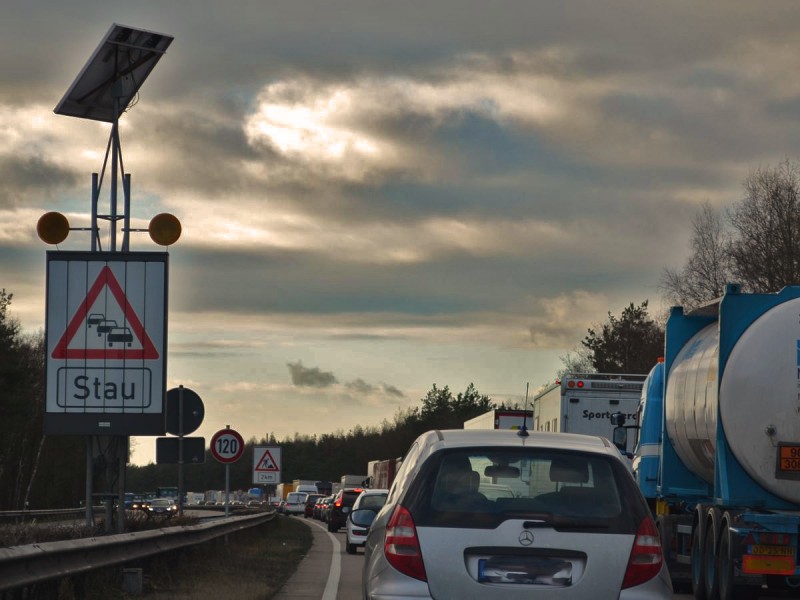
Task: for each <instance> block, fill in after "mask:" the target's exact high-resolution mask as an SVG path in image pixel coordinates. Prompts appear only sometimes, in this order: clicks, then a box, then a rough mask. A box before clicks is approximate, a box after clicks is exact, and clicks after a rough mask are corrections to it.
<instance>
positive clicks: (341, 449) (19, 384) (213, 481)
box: [0, 160, 800, 510]
mask: <svg viewBox="0 0 800 600" xmlns="http://www.w3.org/2000/svg"><path fill="white" fill-rule="evenodd" d="M798 173H800V171H799V170H798V165H797V163H794V162H790V161H788V160H787V161H784V162H783V163H781V164H779V165H778V166H777V167H759V168H758V169H755V170H754V171H752V172H751V173H750V174H749V175H748V176H747V177H746V179H745V180H744V182H743V190H744V193H743V197H742V198H741V199H740V200H739V201H737V202H735V203H733V204H731V205H730V206H729V207H727V208H726V209H724V210H722V209H717V208H714V207H712V206H711V205H710V204H709V203H706V204H704V205H703V206H702V207H701V208H700V210H699V211H698V213H697V214H696V215H695V217H694V219H693V221H692V231H691V237H690V242H689V250H690V253H689V258H688V259H687V261H686V263H685V264H684V265H683V266H681V267H679V268H672V267H666V268H665V269H664V271H663V273H662V276H661V279H660V281H659V288H660V290H661V292H662V293H663V294H664V295H665V297H666V298H668V299H669V300H670V301H672V302H673V303H675V304H679V305H683V306H684V307H686V308H688V309H691V308H695V307H697V306H700V305H702V304H703V303H706V302H708V301H711V300H713V299H715V298H717V297H719V296H720V295H722V293H723V292H724V288H725V284H726V283H728V282H736V283H739V284H740V285H741V286H742V288H743V289H744V290H745V291H749V292H775V291H778V290H780V289H781V288H782V287H784V286H786V285H792V284H799V283H800V205H799V204H798V190H800V176H798ZM12 298H13V295H12V294H11V293H10V292H7V291H6V290H5V289H2V290H0V510H12V509H20V508H23V507H25V506H28V507H30V508H56V507H74V506H77V505H78V504H79V503H80V502H81V501H83V499H84V494H85V480H86V473H85V470H86V441H85V438H83V437H80V436H44V435H43V433H42V431H43V416H44V387H45V386H44V368H45V349H44V336H43V334H42V333H41V332H39V333H37V334H33V335H25V334H23V333H22V332H21V329H20V325H19V323H18V322H17V321H16V320H15V319H14V318H12V317H11V315H10V314H9V307H10V306H11V301H12ZM663 317H664V316H663V315H656V316H655V317H654V316H651V315H650V314H649V306H648V300H646V299H645V300H644V301H642V302H640V303H638V304H636V303H634V302H631V303H630V304H629V305H628V306H626V307H625V308H623V310H622V311H621V312H620V314H619V316H616V315H614V314H612V312H611V311H609V312H608V319H607V321H606V322H604V323H601V324H597V325H594V326H592V327H590V328H589V329H588V331H587V334H586V336H585V337H584V338H583V339H582V340H581V342H580V347H579V349H578V350H576V351H575V352H573V353H567V354H566V355H565V356H563V357H562V363H563V369H562V372H561V373H559V374H557V376H558V375H561V374H563V372H565V371H596V372H607V373H646V372H648V371H649V369H650V368H651V367H652V365H654V364H655V362H656V360H657V358H658V357H659V356H660V355H661V353H662V352H663V336H664V318H663ZM492 408H509V407H508V406H505V405H502V404H500V405H498V404H497V403H495V402H494V401H492V400H491V399H490V398H489V397H488V396H486V395H483V394H481V393H479V392H478V390H476V389H475V387H474V386H473V385H472V384H470V385H469V386H468V387H467V389H466V390H465V391H464V392H459V393H457V394H454V393H453V392H452V391H451V390H450V389H449V388H448V387H447V386H445V387H438V386H437V385H436V384H434V385H433V387H432V389H431V390H430V391H428V393H427V394H426V395H425V397H423V398H421V399H420V405H419V406H416V407H410V408H408V409H405V410H403V411H399V412H398V413H397V414H396V415H394V417H393V419H392V420H385V421H384V422H383V423H381V424H380V425H379V426H376V427H366V428H365V427H361V426H355V427H353V428H352V429H351V430H349V431H347V432H337V433H331V434H323V435H306V434H301V433H296V434H295V435H294V436H293V437H288V438H286V439H283V440H278V439H276V438H275V436H274V435H272V434H271V433H266V432H265V435H264V436H263V437H262V438H261V439H255V438H253V439H251V440H248V441H247V444H246V450H245V454H244V456H245V458H243V459H242V460H240V461H239V462H237V463H235V464H233V465H232V466H231V486H232V488H233V489H245V488H247V487H250V477H251V467H252V462H251V461H250V460H248V457H249V456H251V455H252V448H253V447H254V446H256V445H280V446H281V448H282V465H281V466H282V474H283V480H284V481H291V480H292V479H299V478H303V479H317V480H326V481H336V480H338V478H339V477H340V476H341V475H342V474H343V473H354V474H360V473H363V474H366V472H365V470H366V465H367V463H368V462H369V461H371V460H379V459H386V458H393V457H398V456H402V455H403V453H404V452H405V451H406V450H407V448H408V447H409V445H410V444H411V442H412V441H413V440H414V439H415V438H416V437H417V436H418V435H419V434H421V433H422V432H424V431H427V430H429V429H433V428H460V427H462V425H463V423H464V421H466V420H468V419H470V418H472V417H475V416H477V415H480V414H482V413H484V412H486V411H488V410H490V409H492ZM97 470H98V473H99V472H100V471H102V469H101V465H97ZM177 479H178V475H177V465H155V464H151V465H147V466H142V467H138V466H131V467H129V468H128V470H127V486H126V487H127V489H129V490H131V491H140V492H144V491H151V490H155V488H156V487H158V486H164V485H175V483H176V482H177ZM184 480H185V488H186V489H187V490H192V491H204V490H207V489H219V488H221V487H223V484H222V483H221V482H224V466H223V465H222V464H220V463H218V462H217V461H216V460H214V459H213V458H211V456H210V453H208V452H207V453H206V461H205V463H204V464H201V465H187V466H186V467H185V469H184Z"/></svg>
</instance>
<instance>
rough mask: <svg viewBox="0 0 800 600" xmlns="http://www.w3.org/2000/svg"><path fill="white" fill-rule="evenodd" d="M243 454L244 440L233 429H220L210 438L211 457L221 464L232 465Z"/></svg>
mask: <svg viewBox="0 0 800 600" xmlns="http://www.w3.org/2000/svg"><path fill="white" fill-rule="evenodd" d="M243 452H244V440H243V439H242V436H241V435H239V432H237V431H234V430H233V429H221V430H219V431H218V432H217V433H215V434H214V437H212V438H211V456H213V457H214V458H216V459H217V460H218V461H219V462H221V463H234V462H236V461H237V460H239V459H240V458H241V457H242V453H243Z"/></svg>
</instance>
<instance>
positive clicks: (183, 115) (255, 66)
mask: <svg viewBox="0 0 800 600" xmlns="http://www.w3.org/2000/svg"><path fill="white" fill-rule="evenodd" d="M3 7H4V10H3V18H2V19H1V20H0V74H1V75H0V288H2V289H5V290H6V291H7V292H9V293H12V294H13V300H12V305H11V309H10V313H11V316H13V317H14V318H16V319H18V320H19V322H20V324H21V325H22V326H23V328H24V330H25V331H28V332H32V333H35V332H37V331H43V330H44V327H45V264H46V263H45V260H46V252H47V251H48V250H56V248H55V247H52V246H47V245H46V244H44V243H43V242H42V241H41V240H40V239H39V238H38V237H37V235H36V223H37V220H38V219H39V217H40V216H41V215H42V214H44V213H45V212H48V211H59V212H62V213H63V214H65V215H67V217H68V218H69V221H70V224H71V226H72V227H81V226H86V225H88V221H89V212H90V201H89V198H90V192H91V174H92V173H94V172H99V171H100V170H101V169H102V164H103V157H104V153H105V149H106V145H107V143H108V137H109V125H108V124H106V123H100V122H95V121H89V120H84V119H77V118H73V117H68V116H62V115H56V114H54V112H53V109H54V107H55V106H56V104H57V103H58V102H59V100H60V99H61V97H62V96H63V95H64V93H65V92H66V90H67V89H68V88H69V86H70V84H71V83H72V81H73V80H74V79H75V78H76V77H77V75H78V73H79V72H80V70H81V69H82V68H83V66H84V64H85V63H86V61H87V60H88V58H89V57H90V55H91V54H92V52H93V51H94V50H95V48H96V47H97V45H98V44H99V43H100V41H101V39H102V38H103V36H104V35H105V33H106V32H107V31H108V29H109V28H110V26H111V24H112V23H120V24H123V25H128V26H131V27H136V28H141V29H147V30H151V31H156V32H160V33H166V34H169V35H172V36H174V38H175V39H174V41H173V42H172V44H171V46H170V47H169V49H168V51H167V53H166V54H165V55H164V56H163V57H162V59H161V60H160V62H159V63H158V64H157V65H156V68H155V69H154V70H153V72H152V73H151V74H150V76H149V78H148V79H147V81H145V83H144V84H143V85H142V87H141V90H140V95H139V98H138V101H137V102H136V103H135V105H133V106H132V107H130V109H129V110H128V111H127V112H126V113H125V114H124V115H123V116H122V118H121V119H120V136H121V146H122V152H123V157H124V164H125V169H126V171H127V172H129V173H131V178H132V190H133V191H132V206H131V219H132V225H133V226H134V227H137V226H138V227H146V226H147V223H148V222H149V219H150V218H151V217H152V216H154V215H156V214H158V213H161V212H169V213H172V214H174V215H176V216H177V217H178V218H179V219H180V221H181V224H182V228H183V231H182V236H181V238H180V240H179V241H178V242H177V243H176V244H175V245H173V246H171V247H170V248H169V249H168V252H169V304H168V361H167V364H168V371H167V388H168V389H169V388H172V387H176V386H178V385H184V386H185V387H188V388H191V389H192V390H194V391H195V392H197V394H198V395H199V396H200V397H201V398H202V399H203V402H204V405H205V419H204V421H203V424H202V425H201V426H200V428H199V429H198V430H197V432H195V434H194V435H201V436H205V437H206V439H210V438H211V436H212V435H213V434H214V432H216V431H217V430H219V429H221V428H223V427H225V426H226V425H230V426H231V427H232V428H234V429H236V430H237V431H239V432H240V433H241V434H242V435H243V437H244V438H245V439H246V440H247V439H250V438H252V437H256V438H257V439H260V438H263V437H264V436H267V435H269V434H270V433H272V434H274V435H275V436H276V437H277V438H278V439H279V440H280V439H285V438H287V437H292V436H294V435H295V433H299V434H303V435H320V434H324V433H337V432H347V431H349V430H351V429H352V428H353V427H355V426H357V425H360V426H362V427H370V426H378V425H380V423H381V422H383V421H384V420H387V421H389V422H391V421H392V420H393V419H394V418H395V416H396V415H397V414H398V411H402V410H405V409H407V408H409V407H418V406H420V399H421V398H423V397H424V396H425V394H426V393H427V391H428V390H430V389H431V388H432V386H433V385H434V384H435V385H436V386H437V387H440V388H441V387H444V386H448V387H449V388H450V389H451V390H452V391H453V392H454V393H458V392H461V391H464V390H465V389H466V388H467V386H468V385H469V384H470V383H474V385H475V387H476V389H477V390H478V391H479V392H480V393H482V394H487V395H488V396H490V397H491V398H492V399H493V400H496V401H511V402H514V401H522V400H523V399H524V397H525V390H526V385H527V384H530V386H531V389H532V390H534V389H536V388H538V387H539V386H541V385H542V384H544V383H547V382H550V381H553V380H554V378H555V375H556V372H557V371H558V369H559V368H561V366H562V360H561V358H562V357H563V356H565V355H566V354H567V353H570V352H574V351H575V350H576V349H577V348H579V347H580V341H581V340H582V339H583V338H584V336H585V335H586V333H587V330H588V328H589V327H592V326H594V325H597V324H599V323H602V322H604V321H605V320H606V319H607V316H608V313H609V311H610V312H611V313H613V314H615V315H618V314H619V313H620V312H621V311H622V309H623V308H624V307H625V306H627V305H628V304H629V303H630V302H634V303H636V304H638V303H641V302H642V301H644V300H648V301H649V306H650V310H651V314H658V313H659V312H661V311H664V310H665V309H666V308H667V304H665V303H666V301H665V300H664V299H663V294H662V292H661V290H660V289H659V280H660V279H661V276H662V273H663V270H664V269H665V268H679V267H681V266H682V265H683V263H684V262H685V261H686V258H687V257H688V253H689V248H688V247H689V238H690V233H691V221H692V218H693V217H694V216H695V215H696V214H697V212H698V211H699V209H700V207H701V206H702V204H703V203H704V202H708V203H710V204H711V205H712V206H713V207H715V208H718V209H720V210H724V209H725V208H727V207H730V206H732V205H733V204H734V203H736V202H737V201H739V200H740V199H741V198H742V196H743V188H742V181H743V180H744V178H745V177H746V176H747V175H748V173H750V172H751V171H753V170H754V169H756V168H758V167H761V166H775V165H777V164H778V163H779V162H781V161H783V160H786V159H789V160H795V159H796V158H797V151H796V149H797V147H798V142H800V120H798V118H797V116H798V111H800V80H798V78H797V77H796V74H797V73H798V72H800V52H798V50H800V38H798V36H797V32H798V30H800V12H798V10H797V5H796V3H794V2H789V1H782V2H779V1H769V0H768V1H764V2H757V3H754V2H751V1H739V0H727V1H725V2H696V1H681V0H677V1H673V2H669V3H651V2H634V1H631V2H619V1H613V0H612V1H607V2H596V1H590V0H586V1H572V0H565V1H563V2H539V1H535V0H520V1H498V2H486V1H485V0H483V1H471V0H458V1H453V0H426V1H424V2H422V1H417V0H410V1H406V2H396V1H394V2H385V1H381V0H337V1H331V0H302V1H298V0H287V1H273V0H263V1H259V2H256V1H244V0H229V1H228V2H219V1H217V0H159V1H157V2H154V1H149V0H140V1H137V2H120V1H118V0H105V1H103V2H99V1H97V0H74V1H72V2H68V3H65V2H56V1H44V0H28V1H26V2H16V1H14V0H5V2H4V3H3ZM100 202H101V210H102V207H103V206H108V203H109V202H110V199H109V197H108V194H107V191H106V190H104V192H103V195H101V199H100ZM103 203H105V204H103ZM105 235H106V236H107V232H105ZM102 243H103V244H104V248H108V244H109V241H108V238H107V237H106V238H104V241H103V242H102ZM89 244H90V241H89V237H88V234H87V233H86V232H84V231H78V230H76V231H72V232H71V233H70V235H69V237H68V238H67V240H66V241H65V242H63V243H61V244H59V246H58V248H57V249H58V250H82V251H85V250H89ZM131 250H133V251H154V250H155V251H160V250H162V249H161V248H160V247H158V246H156V245H155V244H154V243H153V242H152V241H151V240H150V239H149V237H148V236H147V235H146V234H138V236H137V234H133V238H132V241H131ZM154 457H155V441H154V438H152V437H138V438H136V440H135V448H134V453H133V456H132V461H133V463H135V464H146V463H147V462H150V461H153V460H154ZM376 458H385V457H379V456H376Z"/></svg>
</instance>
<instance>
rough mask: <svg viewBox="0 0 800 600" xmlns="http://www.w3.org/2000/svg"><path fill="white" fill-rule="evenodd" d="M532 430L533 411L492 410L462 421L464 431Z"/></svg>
mask: <svg viewBox="0 0 800 600" xmlns="http://www.w3.org/2000/svg"><path fill="white" fill-rule="evenodd" d="M523 424H524V425H525V427H526V428H527V429H533V411H530V410H516V409H499V408H497V409H494V410H490V411H489V412H485V413H483V414H482V415H478V416H477V417H474V418H472V419H470V420H469V421H464V429H521V428H522V426H523Z"/></svg>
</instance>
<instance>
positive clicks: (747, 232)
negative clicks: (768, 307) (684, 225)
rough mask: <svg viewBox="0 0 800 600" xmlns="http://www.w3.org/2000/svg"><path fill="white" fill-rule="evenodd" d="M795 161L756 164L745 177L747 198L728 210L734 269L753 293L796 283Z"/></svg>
mask: <svg viewBox="0 0 800 600" xmlns="http://www.w3.org/2000/svg"><path fill="white" fill-rule="evenodd" d="M799 187H800V177H799V176H798V165H797V164H796V163H792V162H790V161H788V160H786V161H784V162H782V163H781V164H780V165H778V166H777V167H775V168H770V167H760V168H758V169H756V170H755V171H753V172H752V173H751V174H750V175H749V176H748V177H747V178H746V179H745V181H744V188H745V192H746V196H745V198H744V199H743V200H742V201H741V202H739V203H738V204H736V205H735V206H734V207H733V208H732V209H731V211H730V216H729V218H730V222H731V225H732V226H733V228H734V230H735V233H736V235H735V237H734V239H733V240H732V241H731V243H730V250H729V252H730V257H731V260H732V262H733V272H734V274H735V275H736V277H737V279H738V281H739V282H740V283H742V284H743V285H744V286H745V287H746V288H747V289H749V290H750V291H753V292H775V291H778V290H779V289H781V288H782V287H784V286H786V285H790V284H797V283H800V205H799V204H798V188H799Z"/></svg>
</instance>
